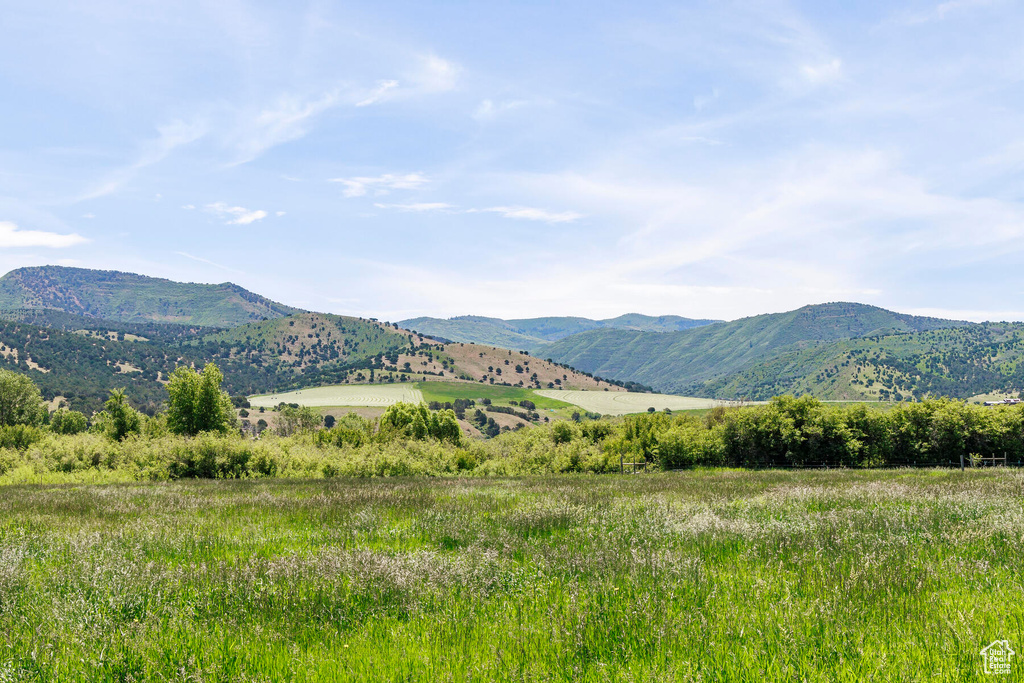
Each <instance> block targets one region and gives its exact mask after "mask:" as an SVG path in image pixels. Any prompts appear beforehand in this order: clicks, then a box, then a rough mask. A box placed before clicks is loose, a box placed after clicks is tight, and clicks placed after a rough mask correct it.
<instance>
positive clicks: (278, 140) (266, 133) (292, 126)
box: [227, 89, 343, 165]
mask: <svg viewBox="0 0 1024 683" xmlns="http://www.w3.org/2000/svg"><path fill="white" fill-rule="evenodd" d="M342 101H343V100H342V96H341V93H340V91H339V90H337V89H331V90H328V91H326V92H322V93H320V94H318V95H314V96H300V95H295V94H283V95H281V96H279V97H278V98H277V100H276V101H275V102H273V103H272V104H269V105H266V106H263V107H259V108H258V109H257V110H255V111H252V110H242V111H240V112H239V115H238V116H237V119H236V121H235V125H234V130H233V131H232V132H230V133H229V134H228V137H227V143H228V145H229V147H230V148H232V149H233V150H234V151H235V153H236V158H235V159H234V161H233V162H232V164H233V165H238V164H244V163H247V162H249V161H252V160H253V159H256V158H257V157H259V156H260V155H261V154H263V153H264V152H266V151H267V150H269V149H271V148H272V147H276V146H277V145H281V144H284V143H286V142H291V141H293V140H298V139H299V138H302V137H304V136H305V135H306V134H307V133H308V132H309V130H310V127H311V125H312V122H313V120H314V119H316V117H318V116H320V115H321V114H323V113H324V112H326V111H328V110H329V109H332V108H334V107H336V106H338V105H339V104H341V103H342Z"/></svg>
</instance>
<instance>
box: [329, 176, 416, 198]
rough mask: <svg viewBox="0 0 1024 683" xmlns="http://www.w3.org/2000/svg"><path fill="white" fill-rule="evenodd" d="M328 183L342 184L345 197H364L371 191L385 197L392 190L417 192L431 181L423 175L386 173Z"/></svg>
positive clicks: (342, 192)
mask: <svg viewBox="0 0 1024 683" xmlns="http://www.w3.org/2000/svg"><path fill="white" fill-rule="evenodd" d="M328 182H332V183H341V184H342V185H343V186H344V188H345V189H343V190H342V191H341V194H342V195H343V196H345V197H362V196H364V195H365V194H367V193H368V192H371V191H372V192H373V193H374V194H377V195H383V194H387V193H388V192H389V191H391V190H417V189H419V188H421V187H423V186H424V185H426V184H427V183H428V182H430V180H429V179H428V178H427V177H426V176H425V175H423V174H422V173H405V174H393V173H385V174H384V175H379V176H357V177H354V178H331V179H330V180H329V181H328Z"/></svg>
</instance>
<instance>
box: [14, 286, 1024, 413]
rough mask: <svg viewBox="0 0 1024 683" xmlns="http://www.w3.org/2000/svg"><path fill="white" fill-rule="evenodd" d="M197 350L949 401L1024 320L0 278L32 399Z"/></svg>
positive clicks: (999, 353) (565, 385)
mask: <svg viewBox="0 0 1024 683" xmlns="http://www.w3.org/2000/svg"><path fill="white" fill-rule="evenodd" d="M209 362H214V363H216V364H217V365H218V366H219V367H220V368H221V369H222V371H223V372H224V376H225V377H224V386H225V389H226V390H227V391H228V392H229V393H231V394H232V395H239V396H254V395H268V394H275V393H284V392H293V391H299V390H302V389H304V388H310V387H328V386H345V385H367V386H369V385H408V386H410V387H413V386H414V385H419V384H424V383H426V384H427V385H429V386H431V387H437V386H450V387H452V389H451V390H449V391H448V393H447V394H444V392H442V393H441V394H437V393H436V392H437V390H436V389H435V390H434V392H435V394H436V396H435V399H444V398H445V397H446V396H449V398H450V396H454V395H456V394H459V391H456V390H455V387H457V386H458V385H467V386H469V385H477V386H478V387H487V391H489V392H492V393H493V392H499V393H500V392H501V391H505V392H510V391H511V392H531V394H530V397H531V398H529V399H525V400H528V401H529V402H530V403H536V401H537V400H543V397H544V396H547V397H552V400H555V399H554V398H553V395H552V394H551V392H559V391H563V392H567V393H565V394H563V396H566V397H568V396H569V395H570V393H571V392H572V391H578V390H584V391H600V392H609V393H611V392H630V393H649V392H658V393H662V394H671V395H677V396H680V397H683V396H689V397H696V398H701V399H706V400H707V401H709V402H710V403H705V404H701V405H713V404H714V403H713V402H714V401H763V400H766V399H769V398H771V397H772V396H776V395H780V394H795V395H813V396H815V397H817V398H819V399H822V400H834V401H892V402H899V401H907V400H916V399H924V398H929V397H939V396H948V397H954V398H961V399H966V398H970V397H975V396H992V395H996V396H998V395H1017V394H1019V393H1020V391H1021V388H1022V387H1024V325H1022V324H1021V323H970V322H966V321H957V320H943V319H939V318H928V317H919V316H912V315H906V314H901V313H895V312H892V311H887V310H885V309H881V308H877V307H874V306H868V305H864V304H857V303H845V302H840V303H826V304H817V305H809V306H805V307H803V308H800V309H797V310H795V311H789V312H785V313H773V314H764V315H759V316H753V317H750V318H744V319H740V320H735V321H715V320H703V319H690V318H684V317H680V316H671V315H666V316H660V317H656V316H645V315H640V314H628V315H622V316H619V317H617V318H611V319H605V320H591V319H587V318H579V317H548V318H534V319H517V320H501V319H498V318H485V317H478V316H466V317H459V318H452V319H448V320H442V319H437V318H414V319H409V320H402V321H396V322H390V321H381V320H377V319H373V318H359V317H350V316H340V315H333V314H327V313H317V312H309V311H303V310H300V309H298V308H295V307H291V306H287V305H285V304H281V303H277V302H274V301H271V300H270V299H267V298H266V297H263V296H261V295H259V294H256V293H253V292H249V291H247V290H245V289H243V288H241V287H238V286H237V285H234V284H231V283H222V284H217V285H206V284H196V283H178V282H173V281H170V280H162V279H158V278H149V277H146V276H143V275H136V274H131V273H120V272H116V271H96V270H88V269H81V268H68V267H59V266H45V267H37V268H21V269H18V270H15V271H12V272H10V273H8V274H7V275H5V276H4V277H3V278H0V367H5V368H8V369H15V370H17V371H19V372H22V373H24V374H27V375H29V376H30V377H32V379H33V380H34V381H35V382H36V383H37V384H38V385H39V386H40V388H41V390H42V392H43V395H44V398H46V399H47V400H63V401H64V402H66V403H67V404H68V405H69V406H70V407H73V408H75V409H78V410H82V411H86V412H90V411H95V410H98V409H99V407H100V405H101V404H102V402H103V401H104V400H105V398H106V397H107V395H108V394H109V392H110V390H111V389H114V388H124V389H125V390H126V393H127V394H128V396H129V397H130V400H131V401H132V403H133V404H135V405H136V406H137V407H138V408H140V409H142V410H143V411H145V412H150V413H152V412H156V411H158V410H159V409H160V406H161V405H162V403H163V401H164V400H165V398H166V390H165V389H164V384H165V383H166V381H167V377H168V375H169V374H170V372H171V371H173V369H174V368H175V367H176V366H178V365H181V364H187V365H194V366H197V367H200V366H203V365H205V364H206V363H209ZM473 391H475V392H476V393H481V392H480V389H476V390H473ZM536 392H543V394H537V393H536ZM428 393H429V392H428ZM470 393H473V392H470ZM511 395H512V394H509V396H511ZM517 395H520V397H521V398H525V394H517ZM652 399H653V397H652ZM511 400H515V399H511ZM440 402H441V403H445V402H446V401H443V400H441V401H440ZM646 402H647V403H654V402H655V401H653V400H649V401H646ZM560 403H561V404H562V406H563V407H565V406H570V405H572V404H571V402H567V401H561V402H560ZM620 403H621V402H620ZM644 403H645V401H643V400H640V401H639V403H637V405H638V406H642V405H643V404H644ZM576 405H577V406H578V405H579V404H576ZM595 405H596V404H595ZM608 405H611V404H608ZM622 405H626V404H625V403H622ZM659 405H660V404H659ZM666 405H667V404H666ZM673 405H681V404H678V403H676V404H673ZM651 407H654V406H651ZM642 409H644V408H642V407H640V408H638V410H642ZM659 409H660V408H659ZM520 412H523V413H525V414H527V415H529V413H530V412H531V411H529V410H527V411H520Z"/></svg>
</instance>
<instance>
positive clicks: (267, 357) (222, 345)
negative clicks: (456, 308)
mask: <svg viewBox="0 0 1024 683" xmlns="http://www.w3.org/2000/svg"><path fill="white" fill-rule="evenodd" d="M108 332H114V331H112V330H102V329H100V328H96V329H92V330H79V331H76V332H66V331H63V330H60V329H55V328H44V327H39V326H36V325H30V324H26V323H22V322H17V321H2V320H0V367H3V368H7V369H11V370H16V371H19V372H22V373H24V374H26V375H28V376H29V377H31V378H32V379H33V380H34V381H35V382H36V383H37V384H38V385H39V387H40V389H41V390H42V392H43V396H44V397H45V398H46V399H47V400H50V399H52V398H54V397H55V396H64V397H66V398H67V399H68V402H69V403H70V404H71V406H72V407H73V408H76V409H78V410H83V411H86V412H91V411H93V410H97V409H99V407H100V406H101V405H102V403H103V401H104V400H105V398H106V397H107V395H108V393H109V391H110V389H114V388H125V389H126V390H127V393H128V396H129V398H130V399H131V401H132V403H134V404H135V405H136V406H139V407H141V408H143V409H146V410H149V411H152V410H156V409H157V408H158V407H159V406H160V404H161V403H162V402H163V401H164V400H165V399H166V397H167V393H166V390H165V389H164V387H163V384H162V382H165V381H166V379H167V377H168V375H169V374H170V373H171V372H173V371H174V368H175V367H177V366H179V365H195V366H198V367H201V366H203V365H205V364H206V363H208V362H211V361H212V362H215V363H217V365H218V366H219V367H220V368H221V370H223V372H224V387H225V389H227V390H228V391H229V392H231V393H232V394H254V393H265V392H269V391H278V390H284V389H293V388H301V387H304V386H315V385H318V384H330V383H334V382H340V381H344V379H345V378H346V377H347V376H348V375H349V374H355V373H357V372H359V371H360V370H363V369H369V368H372V367H382V366H383V361H382V360H379V359H380V357H381V356H383V355H385V354H394V353H401V352H403V351H405V350H406V349H408V348H409V346H410V340H409V336H408V335H407V334H405V333H404V332H401V331H398V330H394V329H389V328H385V327H384V326H382V325H379V324H377V323H374V322H371V321H367V320H361V319H358V318H343V317H341V316H328V315H323V314H318V313H305V314H300V315H295V316H290V317H288V318H281V319H277V320H268V321H263V322H259V323H251V324H248V325H244V326H241V327H237V328H234V329H231V330H227V331H223V332H214V333H212V334H205V335H203V336H196V335H192V336H182V337H165V338H159V339H152V340H148V341H143V340H140V339H139V338H138V337H136V336H135V335H132V334H130V333H129V334H125V335H123V337H120V338H119V335H118V333H117V332H114V333H113V334H108Z"/></svg>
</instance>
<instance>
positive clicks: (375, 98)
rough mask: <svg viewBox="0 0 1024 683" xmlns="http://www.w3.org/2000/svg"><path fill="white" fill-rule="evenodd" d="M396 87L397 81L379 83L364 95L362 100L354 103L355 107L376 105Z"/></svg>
mask: <svg viewBox="0 0 1024 683" xmlns="http://www.w3.org/2000/svg"><path fill="white" fill-rule="evenodd" d="M397 87H398V81H394V80H391V81H381V82H380V83H378V84H377V87H376V88H374V89H373V90H371V91H370V92H369V94H367V95H366V97H364V98H363V99H361V100H359V101H358V102H356V106H357V107H368V106H369V105H371V104H376V103H377V102H380V101H381V100H383V99H384V98H385V97H386V96H387V94H388V93H389V92H391V91H393V90H394V89H395V88H397Z"/></svg>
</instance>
